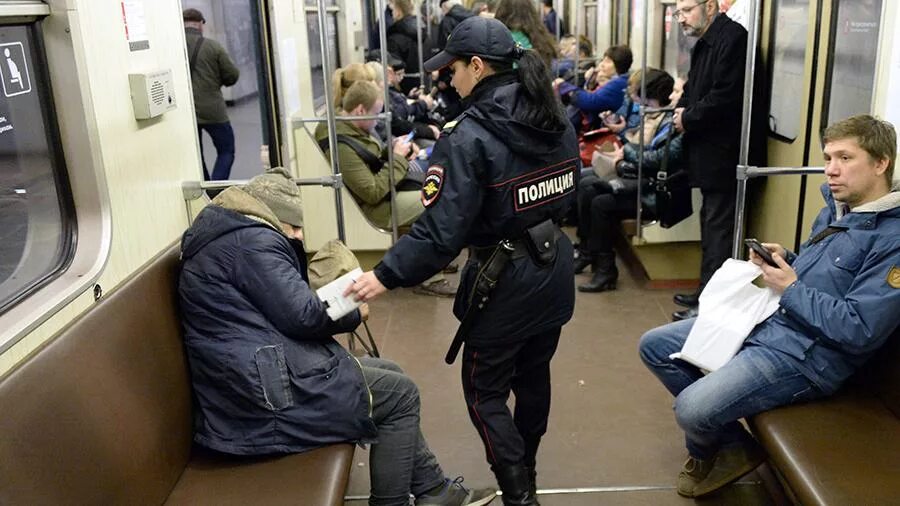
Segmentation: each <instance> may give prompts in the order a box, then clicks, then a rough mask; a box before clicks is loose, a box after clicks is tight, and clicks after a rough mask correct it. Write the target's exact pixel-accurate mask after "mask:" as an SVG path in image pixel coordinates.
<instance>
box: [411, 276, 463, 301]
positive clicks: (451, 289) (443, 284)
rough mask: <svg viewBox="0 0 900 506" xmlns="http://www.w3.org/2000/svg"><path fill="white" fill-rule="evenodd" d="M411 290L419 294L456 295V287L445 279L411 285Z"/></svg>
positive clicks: (434, 295) (435, 295)
mask: <svg viewBox="0 0 900 506" xmlns="http://www.w3.org/2000/svg"><path fill="white" fill-rule="evenodd" d="M412 291H413V293H417V294H419V295H431V296H432V297H451V298H452V297H456V287H455V286H453V285H451V284H450V282H449V281H447V280H446V279H441V280H439V281H434V282H432V283H428V284H425V283H422V284H421V285H419V286H416V287H413V289H412Z"/></svg>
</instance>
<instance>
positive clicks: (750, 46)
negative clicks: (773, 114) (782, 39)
mask: <svg viewBox="0 0 900 506" xmlns="http://www.w3.org/2000/svg"><path fill="white" fill-rule="evenodd" d="M749 1H750V2H751V6H750V29H749V30H748V31H747V62H746V67H745V70H744V114H743V119H742V123H741V153H740V158H739V160H738V166H739V167H740V166H744V167H746V166H747V165H749V164H748V163H747V161H748V160H749V158H750V117H751V113H752V111H753V76H754V74H755V73H756V44H757V39H758V38H759V11H760V6H759V0H749ZM746 192H747V181H746V180H744V181H741V180H738V183H737V193H738V195H737V196H736V199H735V210H734V244H732V246H731V256H732V257H734V258H741V251H742V250H743V247H742V246H741V245H742V244H743V242H744V205H745V203H746Z"/></svg>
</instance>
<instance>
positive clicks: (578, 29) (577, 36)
mask: <svg viewBox="0 0 900 506" xmlns="http://www.w3.org/2000/svg"><path fill="white" fill-rule="evenodd" d="M580 3H582V2H580V1H578V0H576V3H575V56H573V57H572V65H573V68H572V71H573V72H574V73H575V86H582V85H584V83H579V82H578V58H579V57H580V56H581V55H580V54H579V50H580V48H581V20H582V18H584V22H585V24H587V18H585V17H584V9H579V8H578V5H579V4H580ZM556 15H557V19H559V13H557V14H556Z"/></svg>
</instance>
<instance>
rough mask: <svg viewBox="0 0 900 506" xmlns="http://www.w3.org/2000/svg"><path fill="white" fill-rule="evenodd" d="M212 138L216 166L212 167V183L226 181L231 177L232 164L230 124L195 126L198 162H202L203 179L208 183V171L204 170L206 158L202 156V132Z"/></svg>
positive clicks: (232, 142) (232, 138)
mask: <svg viewBox="0 0 900 506" xmlns="http://www.w3.org/2000/svg"><path fill="white" fill-rule="evenodd" d="M204 130H205V131H206V133H208V134H209V136H210V138H212V141H213V146H215V147H216V164H215V166H213V172H212V179H213V181H222V180H225V179H228V176H230V175H231V165H232V164H234V130H233V129H232V128H231V123H227V122H226V123H206V124H202V125H197V135H198V136H199V137H200V160H201V161H202V162H203V178H204V179H205V180H207V181H209V179H210V177H209V171H207V169H206V157H204V155H203V131H204Z"/></svg>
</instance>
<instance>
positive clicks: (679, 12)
mask: <svg viewBox="0 0 900 506" xmlns="http://www.w3.org/2000/svg"><path fill="white" fill-rule="evenodd" d="M708 1H709V0H703V1H702V2H697V3H696V4H695V5H692V6H690V7H684V8H681V9H675V13H674V14H672V17H673V18H675V21H678V20H681V19H684V18H686V17H687V15H688V14H690V13H691V11H693V10H694V9H696V8H697V7H700V6H701V5H703V4H705V3H706V2H708Z"/></svg>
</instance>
